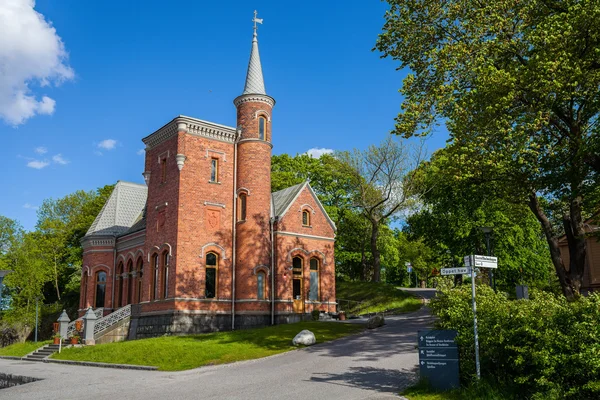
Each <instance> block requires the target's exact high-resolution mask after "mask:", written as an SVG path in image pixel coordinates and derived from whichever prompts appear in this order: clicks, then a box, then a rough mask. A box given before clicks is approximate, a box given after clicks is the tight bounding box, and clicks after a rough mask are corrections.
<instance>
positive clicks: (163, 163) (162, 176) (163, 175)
mask: <svg viewBox="0 0 600 400" xmlns="http://www.w3.org/2000/svg"><path fill="white" fill-rule="evenodd" d="M160 181H161V182H163V183H164V182H166V181H167V159H166V158H163V159H161V160H160Z"/></svg>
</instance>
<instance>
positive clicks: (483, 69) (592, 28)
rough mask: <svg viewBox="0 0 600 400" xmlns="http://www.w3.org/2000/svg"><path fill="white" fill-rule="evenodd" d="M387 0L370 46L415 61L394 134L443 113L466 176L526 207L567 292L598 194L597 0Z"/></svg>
mask: <svg viewBox="0 0 600 400" xmlns="http://www.w3.org/2000/svg"><path fill="white" fill-rule="evenodd" d="M387 1H388V3H389V4H390V9H389V11H388V12H386V15H385V24H384V27H383V33H382V34H381V35H380V36H379V39H378V40H377V44H376V48H377V49H378V50H380V51H381V52H382V53H383V56H384V57H391V58H393V59H395V60H398V61H400V67H402V68H403V67H408V68H410V70H411V71H413V73H411V74H409V75H408V76H407V77H406V78H405V80H404V85H403V87H402V89H401V93H402V94H403V95H404V100H403V103H402V111H401V113H400V114H399V115H398V117H397V119H396V129H395V132H396V133H397V134H399V135H403V136H405V137H410V136H413V135H420V134H427V133H428V132H430V131H431V128H432V127H433V126H434V125H435V124H436V122H437V121H439V120H440V118H441V119H444V120H445V121H446V122H447V126H448V128H449V130H450V132H451V139H452V141H453V143H454V144H455V145H456V149H455V150H456V152H455V156H456V162H457V163H460V165H461V167H462V168H463V170H464V175H468V174H472V176H471V181H472V183H473V184H479V183H482V182H496V183H497V187H496V189H497V190H496V193H497V194H499V195H503V196H505V197H506V198H512V199H517V200H518V201H519V202H520V203H521V204H523V205H526V206H527V207H528V208H529V209H530V210H531V212H532V213H533V215H534V216H535V217H536V219H537V220H538V222H539V223H540V225H541V227H542V229H543V232H544V235H545V238H546V241H547V244H548V247H549V249H550V255H551V259H552V262H553V264H554V269H555V271H556V274H557V276H558V278H559V281H560V284H561V287H562V290H563V293H564V294H565V295H566V296H567V297H569V298H573V297H576V296H578V295H579V291H580V288H581V284H582V277H583V270H584V265H585V257H586V240H585V236H586V235H585V231H584V224H583V222H584V220H585V218H586V217H587V216H589V215H590V214H591V212H592V211H593V209H594V208H595V207H597V204H598V198H599V196H598V191H599V189H598V188H599V186H598V175H599V172H600V152H599V151H598V150H599V149H600V139H599V135H598V129H599V127H598V124H597V121H598V114H599V111H600V93H599V90H598V89H599V87H600V61H599V57H598V56H599V50H598V49H599V48H600V4H598V2H596V1H591V0H551V1H548V0H530V1H520V0H504V1H492V2H478V1H474V0H467V1H458V0H449V1H445V2H439V1H436V0H387ZM563 233H564V234H565V235H566V239H567V243H568V247H569V262H568V263H566V265H565V263H563V260H562V259H561V254H560V249H559V247H558V238H559V236H560V235H562V234H563Z"/></svg>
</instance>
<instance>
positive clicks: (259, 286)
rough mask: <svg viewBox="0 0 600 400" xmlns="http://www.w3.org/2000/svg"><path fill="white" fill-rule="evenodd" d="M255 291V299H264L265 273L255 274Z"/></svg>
mask: <svg viewBox="0 0 600 400" xmlns="http://www.w3.org/2000/svg"><path fill="white" fill-rule="evenodd" d="M256 291H257V295H256V296H257V297H256V298H257V299H258V300H264V299H265V273H264V272H259V273H258V274H256Z"/></svg>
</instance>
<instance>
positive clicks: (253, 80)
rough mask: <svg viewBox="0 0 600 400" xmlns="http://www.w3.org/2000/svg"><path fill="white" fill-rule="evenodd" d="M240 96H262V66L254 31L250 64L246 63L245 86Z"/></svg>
mask: <svg viewBox="0 0 600 400" xmlns="http://www.w3.org/2000/svg"><path fill="white" fill-rule="evenodd" d="M242 94H264V95H266V94H267V92H266V91H265V81H264V79H263V73H262V66H261V64H260V55H259V54H258V39H257V37H256V31H255V32H254V37H253V38H252V49H251V50H250V62H248V73H247V74H246V85H244V92H243V93H242Z"/></svg>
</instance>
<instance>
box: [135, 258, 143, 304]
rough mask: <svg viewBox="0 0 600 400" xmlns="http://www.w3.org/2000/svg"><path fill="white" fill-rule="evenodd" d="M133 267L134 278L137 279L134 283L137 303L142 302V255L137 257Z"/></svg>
mask: <svg viewBox="0 0 600 400" xmlns="http://www.w3.org/2000/svg"><path fill="white" fill-rule="evenodd" d="M136 264H137V265H136V269H135V279H136V280H137V282H136V285H135V290H137V293H136V297H137V303H138V304H139V303H141V302H142V287H143V283H142V282H143V277H144V260H143V259H142V257H140V258H138V261H137V263H136Z"/></svg>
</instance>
